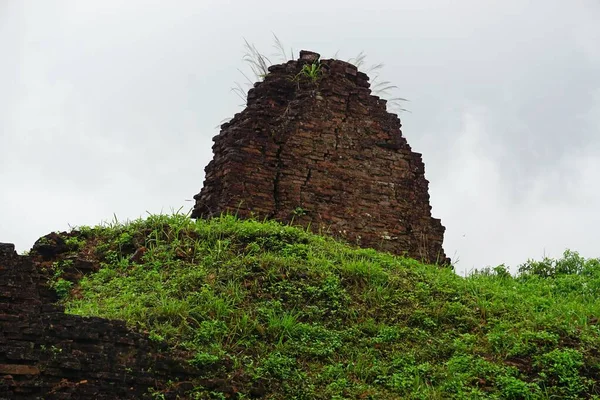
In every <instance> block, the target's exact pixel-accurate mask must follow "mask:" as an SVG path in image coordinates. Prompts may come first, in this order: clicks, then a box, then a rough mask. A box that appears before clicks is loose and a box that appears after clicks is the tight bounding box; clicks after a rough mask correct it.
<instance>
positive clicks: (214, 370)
mask: <svg viewBox="0 0 600 400" xmlns="http://www.w3.org/2000/svg"><path fill="white" fill-rule="evenodd" d="M64 236H65V238H66V242H67V244H68V245H69V246H70V248H71V249H72V250H73V252H77V253H79V254H80V255H85V256H86V257H87V258H89V259H93V260H95V262H97V263H99V265H100V268H99V270H98V271H97V272H95V273H93V274H90V275H87V276H85V277H84V278H83V279H81V280H79V281H78V282H77V283H75V284H73V283H72V282H70V281H69V280H66V279H64V278H67V279H69V278H68V275H69V274H68V271H69V263H70V261H69V260H68V259H66V260H63V261H60V262H57V263H55V265H54V277H53V278H52V285H53V287H54V288H55V289H56V291H57V293H58V294H59V296H60V297H61V301H62V302H63V303H64V304H65V305H66V307H67V310H68V312H70V313H74V314H78V315H84V316H101V317H107V318H117V319H123V320H125V321H127V323H128V324H129V325H130V326H131V327H133V328H137V329H140V330H142V331H146V332H148V333H149V335H150V337H151V338H152V339H153V340H157V341H166V342H167V343H168V344H169V345H170V346H173V347H175V348H178V349H183V350H186V351H188V352H189V354H190V362H191V363H192V364H194V365H196V366H198V367H199V368H200V369H201V370H202V371H204V372H203V373H204V374H205V377H204V378H205V379H204V380H202V381H201V382H208V381H211V382H217V381H219V382H223V383H225V385H222V386H223V387H222V388H221V389H215V387H216V386H215V385H212V386H211V387H210V388H204V387H202V386H201V384H200V383H198V385H197V386H196V387H195V389H194V390H193V391H192V392H191V393H190V394H189V396H190V397H189V398H193V399H223V398H237V399H246V398H253V397H261V398H266V399H450V398H456V399H487V398H490V399H494V398H496V399H575V398H598V399H600V378H599V376H600V326H599V325H598V316H600V300H598V294H599V293H600V262H599V261H598V260H596V259H591V260H585V259H583V258H581V257H579V255H578V254H577V253H572V252H568V251H567V252H565V256H564V258H563V259H560V260H550V259H544V260H542V261H539V262H534V261H529V262H527V263H525V264H524V265H523V266H521V273H520V274H519V276H518V277H513V276H511V275H510V274H509V273H508V272H507V270H506V268H504V267H503V266H499V267H496V268H493V269H486V270H484V271H482V272H478V273H475V274H473V275H471V276H469V277H466V278H465V277H460V276H457V275H456V274H455V273H454V272H453V271H452V270H450V269H448V268H440V267H436V266H432V265H424V264H421V263H419V262H417V261H415V260H412V259H406V258H401V257H395V256H391V255H388V254H383V253H379V252H376V251H374V250H365V249H355V248H352V247H350V246H347V245H345V244H343V243H340V242H336V241H334V240H332V239H329V238H325V237H322V236H317V235H313V234H311V233H308V232H306V231H303V230H301V229H297V228H293V227H290V226H283V225H280V224H278V223H275V222H258V221H251V220H246V221H240V220H236V219H235V218H234V217H231V216H226V217H221V218H217V219H213V220H210V221H204V220H200V221H192V220H190V219H189V218H187V217H186V216H185V215H179V214H175V215H171V216H165V215H151V216H149V217H148V218H147V219H145V220H137V221H133V222H129V223H124V224H120V223H114V224H110V225H104V226H99V227H95V228H89V227H81V228H79V229H77V230H74V231H73V232H71V233H68V234H65V235H64ZM199 382H200V381H199ZM154 397H155V398H157V399H160V398H163V395H162V393H160V392H156V393H154Z"/></svg>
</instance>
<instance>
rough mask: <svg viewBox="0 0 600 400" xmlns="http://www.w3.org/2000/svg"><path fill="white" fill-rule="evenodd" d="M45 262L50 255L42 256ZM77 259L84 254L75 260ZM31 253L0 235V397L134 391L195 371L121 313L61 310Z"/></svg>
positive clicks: (177, 389) (186, 381) (183, 385)
mask: <svg viewBox="0 0 600 400" xmlns="http://www.w3.org/2000/svg"><path fill="white" fill-rule="evenodd" d="M48 262H51V260H49V261H48ZM80 265H85V260H80ZM46 282H47V277H46V276H45V275H44V274H43V273H41V272H40V268H39V263H38V262H37V261H36V257H34V256H19V255H17V254H16V253H15V251H14V246H13V245H12V244H6V243H0V400H4V399H11V400H13V399H129V398H131V399H139V398H145V397H148V398H150V397H149V393H148V389H149V388H154V389H156V390H161V389H163V388H165V387H166V383H167V381H168V380H173V381H179V382H180V383H178V384H176V385H174V386H172V387H171V389H170V390H166V391H165V398H175V397H176V395H177V394H178V393H183V392H184V391H186V390H189V389H191V387H192V386H193V385H192V383H191V382H190V379H193V378H194V377H195V376H197V375H198V372H197V371H195V370H194V369H193V368H191V367H190V366H189V364H187V363H186V362H185V361H183V359H182V358H180V357H179V356H178V355H175V354H173V353H171V352H169V351H168V349H167V348H166V347H165V346H164V345H161V344H159V343H156V342H152V341H149V340H148V338H147V337H146V336H145V335H143V334H141V333H137V332H133V331H131V330H129V329H127V327H126V326H125V324H124V323H123V322H122V321H111V320H106V319H102V318H83V317H79V316H74V315H67V314H65V313H64V310H63V308H62V307H61V306H58V305H55V304H53V302H54V301H55V300H56V295H55V294H54V292H53V291H52V290H51V289H50V288H49V287H48V286H47V285H46Z"/></svg>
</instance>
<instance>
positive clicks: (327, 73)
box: [192, 51, 450, 264]
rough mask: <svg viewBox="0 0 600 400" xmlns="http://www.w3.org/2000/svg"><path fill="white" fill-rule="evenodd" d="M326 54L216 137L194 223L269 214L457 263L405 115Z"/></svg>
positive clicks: (291, 65)
mask: <svg viewBox="0 0 600 400" xmlns="http://www.w3.org/2000/svg"><path fill="white" fill-rule="evenodd" d="M319 58H320V56H319V54H317V53H313V52H309V51H301V52H300V58H299V59H298V60H293V61H288V62H287V63H285V64H281V65H273V66H271V67H269V74H268V75H267V76H266V77H265V79H264V81H263V82H259V83H256V84H255V85H254V88H252V89H250V91H249V92H248V100H247V107H246V108H245V109H244V110H243V111H242V112H240V113H238V114H236V115H235V116H234V117H233V119H232V120H231V121H229V122H227V123H225V124H223V125H222V126H221V132H220V134H219V135H217V136H215V137H214V138H213V141H214V145H213V152H214V158H213V160H212V161H211V162H210V163H209V164H208V166H207V167H206V169H205V171H206V178H205V181H204V187H203V188H202V190H201V191H200V193H199V194H197V195H195V196H194V199H195V206H194V209H193V211H192V217H193V218H210V217H214V216H218V215H220V214H221V213H224V212H228V213H233V214H236V215H238V216H239V217H242V218H246V217H252V216H254V217H258V218H264V217H268V218H273V219H276V220H279V221H282V222H288V223H290V222H292V223H294V224H299V225H301V226H305V227H306V226H310V228H311V229H312V230H313V231H315V232H328V233H330V234H332V235H334V236H336V237H338V238H343V239H345V240H346V241H347V242H349V243H352V244H356V245H358V246H361V247H371V248H375V249H378V250H382V251H388V252H391V253H394V254H399V255H408V256H410V257H413V258H416V259H419V260H422V261H425V262H429V263H436V264H450V259H449V258H447V257H446V255H445V253H444V250H443V248H442V242H443V237H444V231H445V228H444V227H443V226H442V224H441V221H440V220H439V219H436V218H432V216H431V206H430V205H429V194H428V183H429V182H428V181H427V180H426V179H425V166H424V164H423V161H422V159H421V154H419V153H415V152H413V151H412V150H411V147H410V146H409V145H408V143H407V142H406V139H405V138H404V137H403V136H402V132H401V130H400V127H401V124H400V120H399V119H398V116H397V115H396V114H392V113H389V112H387V109H386V103H387V102H386V100H383V99H381V98H379V97H377V96H374V95H372V94H371V90H370V89H369V86H370V84H369V77H368V76H367V75H366V74H364V73H362V72H360V71H358V69H357V67H356V66H354V65H352V64H349V63H347V62H344V61H340V60H319ZM313 65H314V66H315V67H314V69H313V71H312V72H313V74H312V77H311V76H310V75H311V74H310V73H309V71H307V69H308V68H311V67H312V66H313ZM303 68H305V69H304V70H303ZM315 72H316V73H315Z"/></svg>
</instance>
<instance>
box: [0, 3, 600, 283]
mask: <svg viewBox="0 0 600 400" xmlns="http://www.w3.org/2000/svg"><path fill="white" fill-rule="evenodd" d="M599 20H600V2H598V0H571V1H569V2H565V1H561V0H501V1H496V0H486V1H481V0H461V1H451V0H403V1H397V0H389V1H383V0H371V1H354V0H345V1H338V0H330V1H328V2H324V1H313V0H303V1H302V2H298V1H293V2H292V1H281V0H278V1H271V0H254V1H246V0H243V1H242V0H236V1H226V0H215V1H212V0H202V1H198V0H194V1H192V0H178V1H152V0H143V1H142V0H128V1H126V2H125V1H121V0H102V1H99V0H98V1H96V0H86V1H78V0H71V1H63V0H53V1H47V0H38V1H34V0H0V59H1V60H2V61H1V62H0V88H1V89H0V242H10V243H15V244H16V247H17V250H19V251H25V250H27V249H29V248H30V247H31V246H32V245H33V243H34V242H35V240H36V239H37V238H39V237H40V236H43V235H44V234H47V233H49V232H51V231H57V230H58V231H60V230H68V229H69V228H70V227H75V226H79V225H92V226H93V225H96V224H98V223H101V222H103V221H111V220H114V219H115V218H117V219H118V220H120V221H124V220H127V219H135V218H138V217H144V216H145V215H147V213H160V212H163V213H170V212H172V211H173V210H179V209H181V210H182V211H188V210H189V209H190V208H191V207H192V206H193V202H192V201H190V200H191V199H192V197H193V195H194V194H196V193H198V192H199V191H200V189H201V187H202V183H203V180H204V167H205V166H206V165H207V164H208V162H209V161H210V159H211V158H212V150H211V146H212V137H213V136H215V135H216V134H218V132H219V129H218V126H219V124H220V123H222V121H224V120H226V119H228V118H230V117H232V116H233V114H235V113H236V112H239V111H241V109H242V108H243V107H242V106H241V105H240V104H241V103H242V102H241V100H240V99H239V98H238V97H237V96H236V95H235V93H234V92H232V91H231V88H232V87H234V86H235V84H236V82H239V83H242V84H243V83H244V81H245V78H244V77H243V76H242V74H241V73H240V69H241V70H242V71H245V72H246V73H248V68H247V66H245V65H244V62H243V61H242V57H243V55H244V39H246V40H248V41H249V42H250V43H253V44H254V45H255V46H256V47H257V48H258V49H259V50H261V51H262V52H263V53H265V54H266V55H269V56H271V55H272V57H271V59H272V61H274V62H275V63H278V62H281V61H282V59H281V58H280V57H278V56H277V55H275V54H274V53H275V52H276V51H275V49H274V47H273V33H275V34H276V35H277V37H278V38H279V39H280V40H281V42H283V44H284V45H285V46H286V48H289V49H294V52H295V56H296V57H297V56H298V52H299V50H301V49H304V50H312V51H316V52H318V53H320V54H321V55H322V57H323V58H330V57H333V56H334V55H335V54H336V53H337V56H338V58H341V59H345V60H347V59H350V58H352V57H355V56H356V55H357V54H359V53H360V52H361V51H362V52H364V53H365V54H366V55H367V60H366V64H367V65H369V64H376V63H383V64H384V67H383V68H382V69H381V70H380V75H381V76H380V79H382V80H387V81H390V82H391V83H392V84H394V85H396V86H397V89H396V91H395V92H393V93H391V94H390V95H391V96H393V97H396V96H399V97H404V98H407V99H408V100H409V102H407V103H404V104H403V106H404V107H405V108H407V109H408V110H409V112H401V113H399V117H400V119H401V120H402V124H403V128H402V130H403V135H404V136H405V137H406V138H407V140H408V142H409V144H410V145H411V147H412V148H413V151H416V152H419V153H422V154H423V160H424V162H425V174H426V178H427V179H428V180H429V181H430V195H431V205H432V207H433V210H432V213H433V216H434V217H436V218H441V220H442V224H443V225H444V226H445V227H446V234H445V240H444V248H445V250H446V253H447V254H448V255H449V256H450V257H451V258H452V259H453V261H455V268H456V271H457V272H458V273H460V274H466V273H468V272H471V271H473V270H474V269H481V268H483V267H486V266H496V265H499V264H505V265H507V266H509V267H511V269H512V270H513V271H515V270H516V267H517V266H518V265H519V264H520V263H523V262H525V261H526V260H527V259H541V258H542V257H543V256H544V255H545V256H550V257H560V256H561V254H562V253H563V251H564V250H565V249H571V250H573V251H577V252H579V253H580V254H581V255H582V256H584V257H594V258H595V257H600V248H599V247H598V245H599V244H600V240H599V239H600V185H598V183H597V181H598V176H599V175H600V46H599V45H598V43H600V24H598V23H597V21H599Z"/></svg>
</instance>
